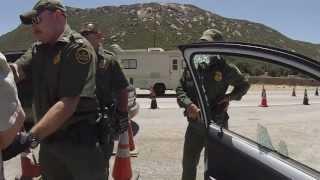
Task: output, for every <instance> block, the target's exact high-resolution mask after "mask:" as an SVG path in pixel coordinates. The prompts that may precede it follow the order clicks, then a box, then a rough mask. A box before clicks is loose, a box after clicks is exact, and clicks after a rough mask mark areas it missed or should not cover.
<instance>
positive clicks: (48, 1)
mask: <svg viewBox="0 0 320 180" xmlns="http://www.w3.org/2000/svg"><path fill="white" fill-rule="evenodd" d="M57 9H59V10H61V11H63V12H66V11H67V9H66V8H65V7H64V6H63V5H62V3H61V1H60V0H39V1H38V2H37V3H36V4H35V5H34V6H33V8H32V10H31V11H29V12H26V13H23V14H21V15H20V20H21V22H22V24H26V25H29V24H32V19H33V18H34V17H35V16H37V15H38V14H39V13H40V12H41V11H43V10H51V11H54V10H57Z"/></svg>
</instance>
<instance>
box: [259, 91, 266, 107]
mask: <svg viewBox="0 0 320 180" xmlns="http://www.w3.org/2000/svg"><path fill="white" fill-rule="evenodd" d="M260 107H268V103H267V93H266V89H265V88H264V86H262V93H261V103H260Z"/></svg>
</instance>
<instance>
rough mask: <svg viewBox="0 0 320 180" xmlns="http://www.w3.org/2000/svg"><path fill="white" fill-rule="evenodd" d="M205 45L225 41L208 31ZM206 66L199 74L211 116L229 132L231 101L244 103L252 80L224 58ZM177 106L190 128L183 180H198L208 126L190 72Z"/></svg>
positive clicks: (181, 86)
mask: <svg viewBox="0 0 320 180" xmlns="http://www.w3.org/2000/svg"><path fill="white" fill-rule="evenodd" d="M200 40H201V41H223V37H222V34H221V32H220V31H218V30H216V29H208V30H206V31H204V32H203V35H202V37H201V38H200ZM203 59H207V60H204V61H203V62H202V61H201V62H198V63H199V65H198V73H201V74H199V75H201V78H202V80H203V83H204V87H205V89H206V95H207V97H208V100H209V105H210V109H211V116H212V118H213V121H214V122H215V123H217V124H218V125H220V126H222V127H224V128H228V118H229V116H228V114H227V109H228V105H229V101H230V100H240V99H241V97H242V96H243V95H244V94H246V92H247V91H248V89H249V86H250V85H249V83H248V80H247V79H246V78H245V77H244V76H243V75H242V74H241V72H240V71H239V70H238V68H237V67H236V66H234V65H231V64H228V63H227V62H226V61H225V59H223V58H222V57H221V56H217V55H215V56H209V57H208V56H207V57H203ZM229 85H232V86H234V89H233V91H232V92H231V93H230V94H226V91H227V88H228V86H229ZM176 92H177V102H178V104H179V106H180V107H183V108H185V115H186V116H187V119H188V122H189V124H188V127H187V130H186V134H185V142H184V149H183V160H182V164H183V172H182V180H195V179H196V175H197V165H198V163H199V159H200V154H201V151H202V148H203V147H204V144H205V139H206V136H205V132H206V130H205V125H204V124H203V122H202V121H200V114H199V112H200V109H199V104H198V100H197V92H196V89H195V86H194V83H193V80H192V77H191V74H190V72H189V70H188V69H185V70H184V72H183V75H182V77H181V79H180V83H179V85H178V87H177V89H176Z"/></svg>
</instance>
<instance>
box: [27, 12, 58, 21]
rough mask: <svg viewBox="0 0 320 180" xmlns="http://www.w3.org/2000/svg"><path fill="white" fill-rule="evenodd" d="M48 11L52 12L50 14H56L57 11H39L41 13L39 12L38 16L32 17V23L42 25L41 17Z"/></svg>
mask: <svg viewBox="0 0 320 180" xmlns="http://www.w3.org/2000/svg"><path fill="white" fill-rule="evenodd" d="M46 10H47V11H48V12H50V13H53V12H55V10H50V9H42V10H39V11H38V12H37V14H36V15H35V16H33V17H32V19H31V23H32V24H40V23H41V21H42V19H41V17H40V15H41V14H42V13H43V12H44V11H46Z"/></svg>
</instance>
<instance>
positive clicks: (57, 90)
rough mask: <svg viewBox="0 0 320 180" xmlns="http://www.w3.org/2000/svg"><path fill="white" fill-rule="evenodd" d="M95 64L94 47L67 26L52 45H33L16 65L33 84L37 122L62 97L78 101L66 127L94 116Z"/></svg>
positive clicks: (95, 106) (38, 43) (95, 103)
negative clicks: (92, 114) (89, 115)
mask: <svg viewBox="0 0 320 180" xmlns="http://www.w3.org/2000/svg"><path fill="white" fill-rule="evenodd" d="M95 63H96V54H95V52H94V49H93V47H92V46H91V45H90V43H89V42H88V41H87V40H86V39H85V38H84V37H82V36H81V35H80V34H78V33H77V32H75V31H72V30H71V29H70V28H69V26H67V27H66V29H65V31H64V33H63V34H62V35H61V37H60V38H59V39H58V40H57V42H56V43H55V44H54V45H48V44H43V43H41V42H37V43H34V44H33V45H32V47H31V48H30V49H29V50H27V52H26V53H25V54H24V55H23V56H22V57H21V58H19V59H18V60H17V61H16V64H17V65H18V66H19V67H20V68H22V70H23V72H24V74H25V76H26V78H30V79H31V80H32V86H33V94H34V97H33V103H34V108H35V109H34V110H35V115H36V119H37V120H39V119H40V118H42V117H43V116H44V114H45V113H46V112H47V111H48V110H49V109H50V108H51V107H52V106H53V105H54V104H55V103H56V102H57V101H59V99H60V98H62V97H74V96H80V97H81V98H80V101H79V104H78V106H77V109H76V111H75V113H74V114H73V116H72V117H71V118H73V119H72V120H70V121H69V120H67V121H66V122H67V123H73V122H74V121H76V120H80V119H85V117H84V115H83V114H84V113H85V114H88V113H89V114H90V113H91V112H94V113H95V112H96V108H97V101H96V97H95ZM80 114H81V115H80Z"/></svg>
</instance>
